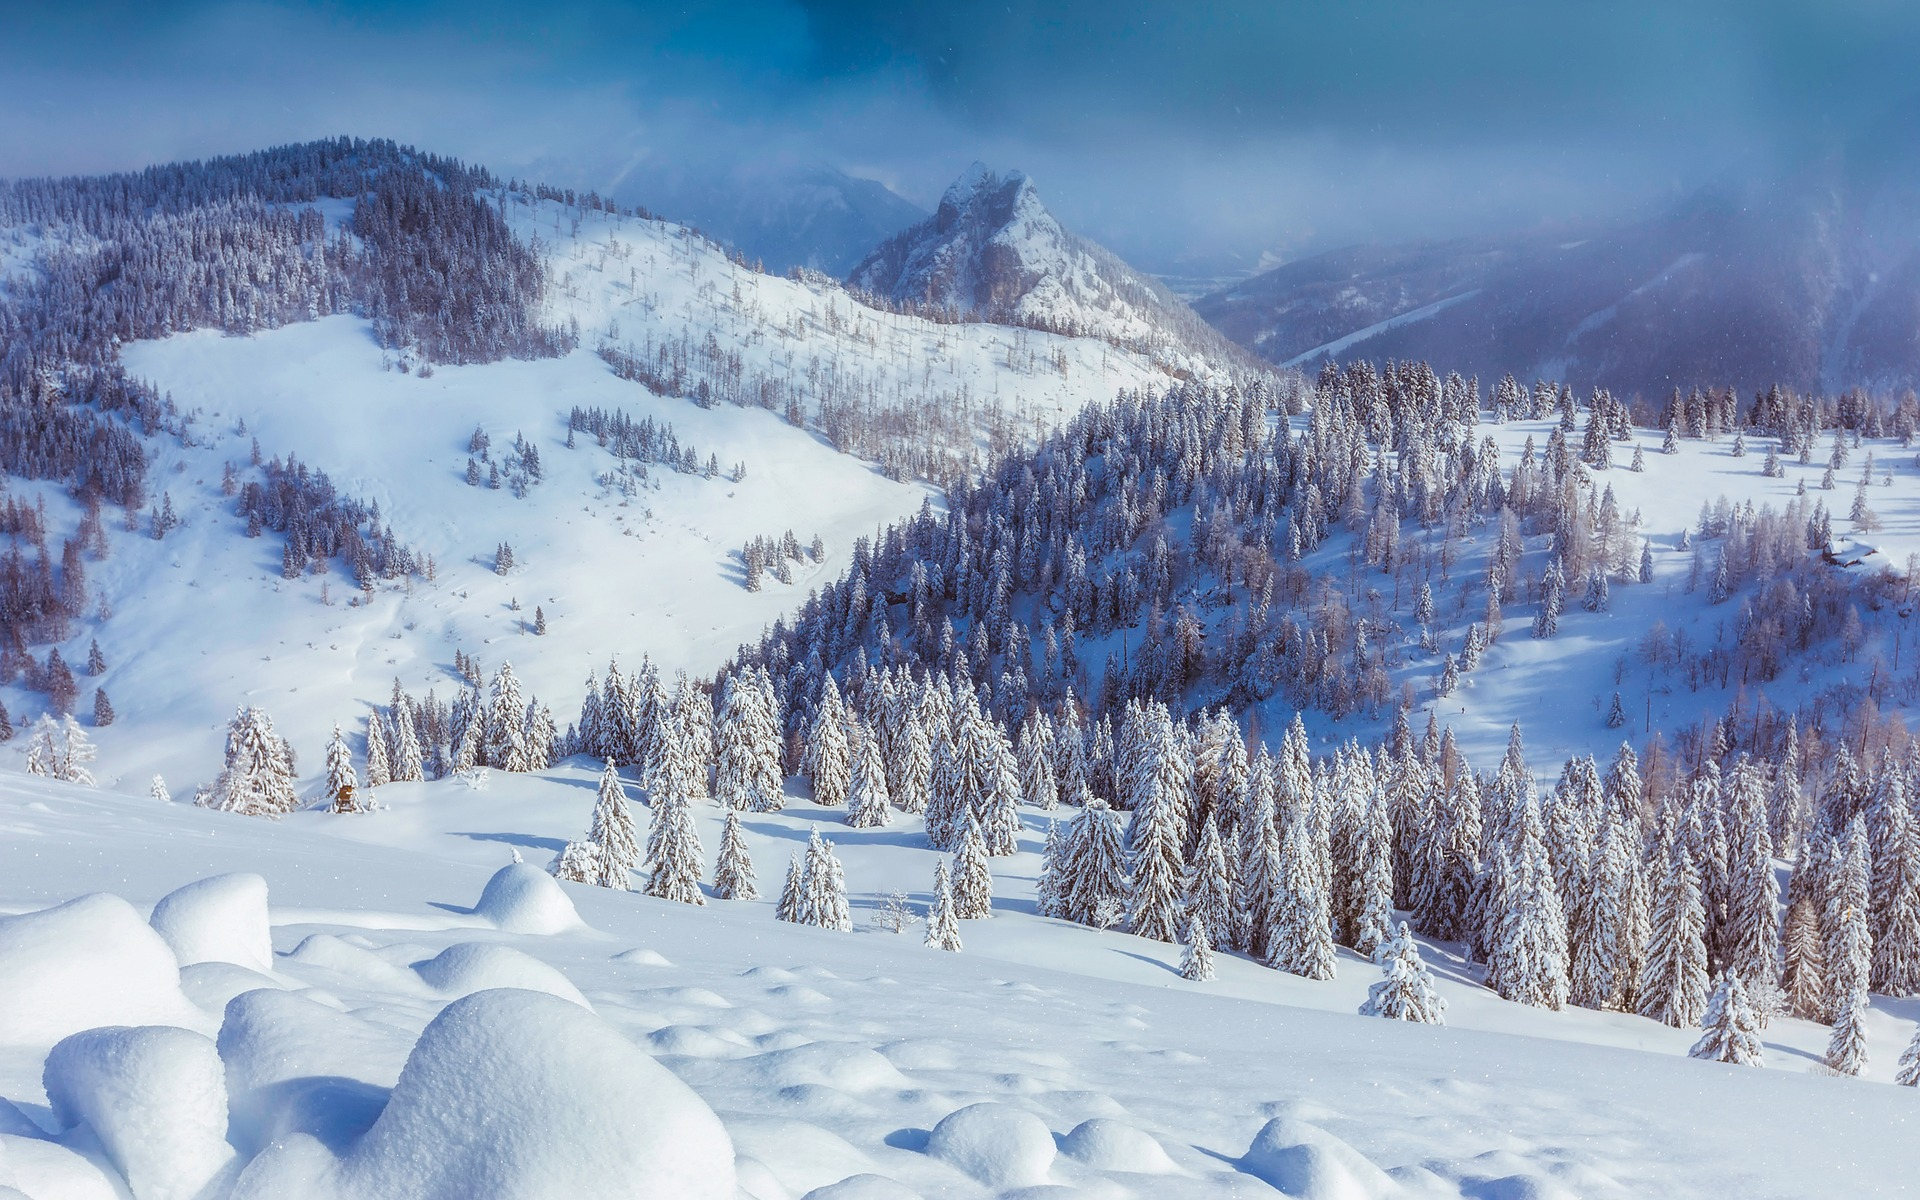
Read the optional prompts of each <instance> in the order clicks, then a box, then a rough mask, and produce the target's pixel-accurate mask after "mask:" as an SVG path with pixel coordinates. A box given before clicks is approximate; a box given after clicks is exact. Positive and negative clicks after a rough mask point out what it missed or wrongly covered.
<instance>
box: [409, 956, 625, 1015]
mask: <svg viewBox="0 0 1920 1200" xmlns="http://www.w3.org/2000/svg"><path fill="white" fill-rule="evenodd" d="M413 969H414V970H415V971H416V972H418V973H419V975H420V978H421V979H424V980H425V981H426V982H427V984H428V985H429V986H431V987H432V988H433V989H434V990H436V991H438V992H441V993H443V994H446V995H451V996H456V997H458V996H466V995H470V994H472V993H474V992H479V991H485V990H486V989H488V988H524V989H525V990H527V991H530V992H545V993H547V994H548V995H549V996H558V997H560V998H561V999H562V1000H571V1001H572V1002H573V1003H575V1004H578V1005H579V1006H580V1007H581V1008H587V1009H591V1008H592V1007H593V1006H592V1005H591V1004H588V1003H587V998H586V997H585V996H582V995H581V994H580V989H579V988H577V987H574V986H573V984H572V983H571V982H570V981H568V979H567V977H566V976H565V975H562V974H561V973H560V972H559V971H556V970H555V969H553V968H552V967H550V966H548V965H547V964H546V963H543V962H541V961H540V960H539V959H537V958H535V957H533V956H532V955H530V954H526V953H523V952H521V951H519V950H515V949H514V948H513V947H512V946H502V945H500V944H498V943H496V942H457V943H455V944H454V945H451V946H448V947H447V948H446V949H445V950H442V951H441V952H440V953H439V954H437V955H435V956H434V957H432V958H430V959H428V960H426V961H425V962H420V963H415V964H414V966H413Z"/></svg>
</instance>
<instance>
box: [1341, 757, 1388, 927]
mask: <svg viewBox="0 0 1920 1200" xmlns="http://www.w3.org/2000/svg"><path fill="white" fill-rule="evenodd" d="M1361 757H1363V758H1364V755H1362V756H1361ZM1357 816H1358V820H1357V822H1356V824H1355V832H1356V834H1357V835H1358V836H1356V837H1355V838H1354V840H1353V844H1352V847H1351V851H1352V853H1353V855H1354V860H1355V864H1354V871H1353V875H1352V883H1351V886H1352V889H1353V891H1352V895H1351V897H1350V908H1349V910H1348V911H1349V913H1350V919H1351V927H1350V929H1349V932H1350V933H1351V934H1352V940H1351V942H1350V943H1349V944H1350V945H1351V946H1352V947H1353V948H1354V950H1356V951H1358V952H1359V953H1361V954H1365V955H1368V956H1369V957H1371V956H1372V954H1373V952H1374V951H1375V950H1376V949H1378V948H1379V947H1380V945H1381V944H1382V943H1383V942H1385V941H1386V940H1387V938H1388V937H1390V936H1391V935H1392V932H1393V878H1394V876H1393V826H1392V823H1391V817H1390V815H1389V813H1388V811H1387V805H1386V801H1385V799H1384V797H1382V796H1381V794H1380V792H1379V789H1378V788H1375V787H1366V786H1363V788H1362V791H1361V793H1360V799H1359V812H1358V814H1357Z"/></svg>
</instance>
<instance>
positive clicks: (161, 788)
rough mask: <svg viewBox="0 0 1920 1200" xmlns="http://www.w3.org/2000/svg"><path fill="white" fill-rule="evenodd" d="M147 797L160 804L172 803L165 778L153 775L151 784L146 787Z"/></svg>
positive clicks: (171, 796) (171, 795)
mask: <svg viewBox="0 0 1920 1200" xmlns="http://www.w3.org/2000/svg"><path fill="white" fill-rule="evenodd" d="M147 796H148V798H149V799H151V800H153V801H155V802H157V803H160V804H172V803H173V794H172V793H171V792H169V791H167V780H166V777H165V776H162V775H155V776H154V777H153V782H152V783H151V784H150V785H148V787H147Z"/></svg>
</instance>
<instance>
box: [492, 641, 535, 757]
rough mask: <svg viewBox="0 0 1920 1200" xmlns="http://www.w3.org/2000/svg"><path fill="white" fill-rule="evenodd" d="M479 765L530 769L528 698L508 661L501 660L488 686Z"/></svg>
mask: <svg viewBox="0 0 1920 1200" xmlns="http://www.w3.org/2000/svg"><path fill="white" fill-rule="evenodd" d="M480 765H481V766H486V767H493V768H496V769H498V770H501V771H515V772H519V771H528V770H531V769H532V761H531V759H530V758H529V756H528V754H527V701H526V697H525V696H523V695H522V694H521V691H520V680H519V678H518V677H517V676H516V675H514V673H513V664H512V663H510V662H505V661H502V662H501V664H500V669H499V670H497V671H495V672H494V673H493V681H492V683H491V685H490V687H489V690H488V694H487V708H486V728H485V731H484V739H483V740H482V742H481V744H480Z"/></svg>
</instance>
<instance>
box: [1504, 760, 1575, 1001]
mask: <svg viewBox="0 0 1920 1200" xmlns="http://www.w3.org/2000/svg"><path fill="white" fill-rule="evenodd" d="M1520 786H1521V787H1522V789H1523V791H1522V794H1521V798H1520V803H1519V806H1518V808H1517V810H1516V813H1517V815H1516V818H1515V819H1514V820H1513V821H1512V822H1511V840H1510V842H1509V844H1508V845H1507V846H1504V847H1502V849H1501V851H1500V853H1499V854H1498V855H1497V856H1496V859H1495V861H1496V864H1497V876H1498V877H1497V879H1496V881H1495V885H1494V887H1493V890H1492V891H1491V893H1490V895H1489V900H1490V906H1489V910H1488V919H1489V921H1490V923H1491V936H1490V938H1489V942H1490V944H1489V946H1488V952H1487V986H1488V987H1490V988H1492V989H1493V990H1494V991H1496V992H1498V993H1499V994H1500V996H1501V997H1502V998H1504V999H1507V1000H1513V1001H1516V1002H1518V1003H1520V1004H1531V1005H1533V1006H1535V1007H1536V1008H1552V1009H1558V1008H1560V1007H1562V1006H1563V1005H1564V1004H1565V1003H1566V1000H1567V922H1566V917H1565V916H1564V915H1563V914H1564V913H1565V909H1564V908H1563V907H1562V906H1561V903H1560V892H1559V889H1558V887H1556V886H1555V884H1554V880H1553V865H1552V862H1551V860H1550V858H1549V856H1548V853H1547V846H1546V836H1545V830H1544V828H1543V826H1542V824H1541V820H1540V805H1539V799H1538V797H1537V795H1536V793H1535V789H1534V785H1533V779H1532V776H1531V775H1524V776H1523V777H1522V779H1521V781H1520Z"/></svg>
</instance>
